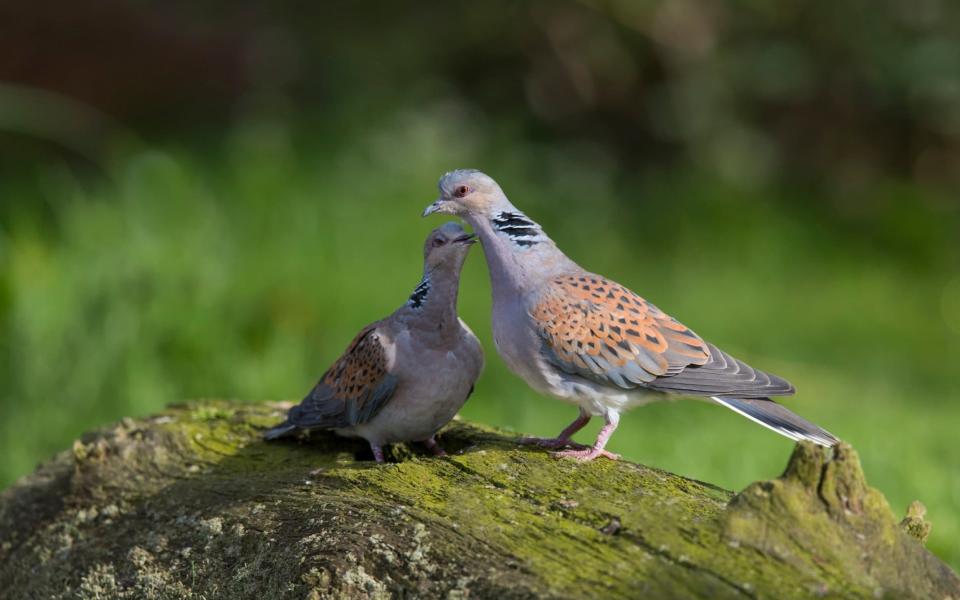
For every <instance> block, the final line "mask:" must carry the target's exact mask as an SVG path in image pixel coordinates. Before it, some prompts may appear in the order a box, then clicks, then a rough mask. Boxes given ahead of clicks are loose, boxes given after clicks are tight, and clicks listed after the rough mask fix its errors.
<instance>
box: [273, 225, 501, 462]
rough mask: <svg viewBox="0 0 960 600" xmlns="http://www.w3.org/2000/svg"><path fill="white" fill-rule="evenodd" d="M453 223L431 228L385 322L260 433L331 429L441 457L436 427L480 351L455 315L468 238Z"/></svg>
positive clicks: (463, 394) (467, 385)
mask: <svg viewBox="0 0 960 600" xmlns="http://www.w3.org/2000/svg"><path fill="white" fill-rule="evenodd" d="M475 237H476V236H475V235H474V234H467V233H466V232H464V230H463V228H462V227H461V226H460V225H459V224H457V223H452V222H451V223H447V224H445V225H443V226H442V227H439V228H437V229H435V230H433V231H432V232H431V233H430V236H429V237H428V238H427V241H426V243H425V244H424V269H423V279H422V280H421V281H420V284H419V285H418V286H417V287H416V289H415V290H414V291H413V294H411V296H410V298H409V299H408V300H407V302H406V303H405V304H404V305H403V306H401V307H400V308H398V309H397V310H396V311H395V312H394V313H393V314H391V315H390V316H389V317H387V318H385V319H383V320H381V321H377V322H375V323H372V324H370V325H367V326H366V327H364V328H363V329H362V330H361V331H360V333H359V334H357V336H356V337H355V338H354V340H353V341H352V342H351V343H350V345H349V346H348V347H347V349H346V351H345V352H344V353H343V355H342V356H341V357H340V358H338V359H337V361H336V362H335V363H333V366H331V367H330V368H329V369H328V370H327V372H326V373H324V375H323V376H322V377H321V378H320V381H319V383H317V385H316V386H315V387H314V388H313V390H312V391H311V392H310V393H309V394H308V395H307V397H306V398H304V399H303V401H302V402H301V403H300V404H298V405H296V406H294V407H293V408H291V409H290V411H289V413H288V415H287V419H286V420H285V421H284V422H283V423H281V424H280V425H278V426H277V427H274V428H273V429H270V430H269V431H267V432H266V433H265V434H264V437H265V438H266V439H268V440H271V439H276V438H279V437H283V436H285V435H289V434H292V433H294V432H295V431H297V430H304V429H333V430H334V431H335V432H336V433H337V434H339V435H342V436H348V437H360V438H363V439H365V440H367V442H369V444H370V448H371V449H372V450H373V456H374V458H375V459H376V461H377V462H378V463H379V462H383V460H384V458H383V446H384V445H385V444H390V443H394V442H405V441H418V442H424V443H425V445H426V446H427V448H428V449H429V450H431V451H432V452H433V453H434V454H436V455H439V456H442V455H443V454H444V452H443V449H442V448H440V446H439V445H438V444H437V442H436V439H435V437H434V436H435V434H436V432H437V430H439V429H440V428H441V427H443V426H444V425H445V424H447V423H448V422H449V421H450V419H452V418H453V417H454V415H456V413H457V411H458V410H460V408H461V407H462V406H463V404H464V403H465V402H466V401H467V398H468V397H469V396H470V394H471V393H472V392H473V386H474V383H475V382H476V380H477V378H478V377H479V376H480V371H481V370H482V369H483V349H482V347H481V346H480V342H479V341H478V340H477V337H476V336H475V335H474V334H473V332H472V331H471V330H470V328H469V327H467V325H466V323H464V322H463V321H462V320H460V318H459V317H457V293H458V289H459V285H460V271H461V269H462V267H463V263H464V261H465V260H466V257H467V252H468V251H469V248H470V246H471V245H472V244H473V243H474V242H475V241H476V240H475Z"/></svg>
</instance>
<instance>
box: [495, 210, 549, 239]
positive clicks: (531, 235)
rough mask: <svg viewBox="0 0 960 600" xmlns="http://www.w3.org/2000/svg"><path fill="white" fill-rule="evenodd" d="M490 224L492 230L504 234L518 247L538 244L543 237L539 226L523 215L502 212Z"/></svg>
mask: <svg viewBox="0 0 960 600" xmlns="http://www.w3.org/2000/svg"><path fill="white" fill-rule="evenodd" d="M492 222H493V227H494V229H496V230H497V231H499V232H501V233H505V234H506V235H507V236H508V237H509V238H510V239H512V240H513V242H514V243H515V244H517V245H518V246H524V247H529V246H533V245H534V244H539V243H540V241H541V240H542V237H543V231H542V230H541V229H540V226H539V225H537V224H536V223H534V222H533V221H531V220H530V219H529V218H528V217H527V215H525V214H523V213H514V212H502V213H500V214H499V215H497V216H496V217H495V218H494V219H493V220H492Z"/></svg>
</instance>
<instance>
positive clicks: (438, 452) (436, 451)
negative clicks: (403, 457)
mask: <svg viewBox="0 0 960 600" xmlns="http://www.w3.org/2000/svg"><path fill="white" fill-rule="evenodd" d="M423 445H424V446H426V447H427V450H429V451H430V452H433V455H434V456H446V455H447V453H446V452H444V451H443V448H441V447H440V444H438V443H437V438H436V437H434V436H432V435H431V436H430V437H429V438H428V439H427V440H426V441H425V442H423Z"/></svg>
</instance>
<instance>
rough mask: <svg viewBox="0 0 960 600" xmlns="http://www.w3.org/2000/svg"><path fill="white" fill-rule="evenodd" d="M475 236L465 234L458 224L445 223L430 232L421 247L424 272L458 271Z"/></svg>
mask: <svg viewBox="0 0 960 600" xmlns="http://www.w3.org/2000/svg"><path fill="white" fill-rule="evenodd" d="M476 237H477V236H476V235H475V234H473V233H467V232H466V231H464V229H463V227H461V226H460V224H459V223H454V222H453V221H451V222H449V223H445V224H443V225H441V226H440V227H437V228H436V229H434V230H433V231H431V232H430V235H428V236H427V241H426V242H425V243H424V245H423V262H424V267H425V270H427V271H433V270H435V269H453V270H455V271H459V270H460V268H461V267H462V266H463V261H464V260H466V258H467V252H469V251H470V246H472V245H473V244H474V243H476V241H477V240H476Z"/></svg>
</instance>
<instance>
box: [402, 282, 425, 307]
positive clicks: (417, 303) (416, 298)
mask: <svg viewBox="0 0 960 600" xmlns="http://www.w3.org/2000/svg"><path fill="white" fill-rule="evenodd" d="M428 295H430V278H429V277H424V278H423V280H422V281H421V282H420V285H418V286H417V288H416V289H415V290H413V293H412V294H410V299H409V300H408V301H407V304H409V305H410V306H411V307H412V308H420V307H421V306H423V302H424V301H425V300H426V299H427V296H428Z"/></svg>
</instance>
